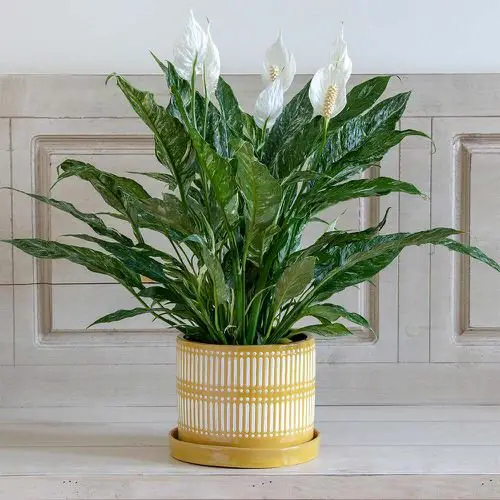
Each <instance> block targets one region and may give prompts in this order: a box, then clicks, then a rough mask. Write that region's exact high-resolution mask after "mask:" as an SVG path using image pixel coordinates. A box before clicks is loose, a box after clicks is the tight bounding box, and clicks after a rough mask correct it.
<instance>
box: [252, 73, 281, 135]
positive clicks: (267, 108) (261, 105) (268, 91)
mask: <svg viewBox="0 0 500 500" xmlns="http://www.w3.org/2000/svg"><path fill="white" fill-rule="evenodd" d="M283 102H284V96H283V86H282V84H281V80H279V79H276V80H274V82H272V83H271V84H270V85H268V86H267V87H266V88H265V89H264V90H263V91H262V92H261V93H260V94H259V97H257V102H256V103H255V109H254V118H255V122H256V123H257V125H258V126H259V127H263V126H264V125H265V126H266V128H270V127H272V126H273V125H274V122H275V121H276V119H277V118H278V116H279V115H280V113H281V111H283Z"/></svg>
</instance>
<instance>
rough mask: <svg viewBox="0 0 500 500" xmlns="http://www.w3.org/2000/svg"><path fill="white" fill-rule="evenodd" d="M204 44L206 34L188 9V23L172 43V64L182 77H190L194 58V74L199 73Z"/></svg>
mask: <svg viewBox="0 0 500 500" xmlns="http://www.w3.org/2000/svg"><path fill="white" fill-rule="evenodd" d="M206 46H207V35H206V34H205V32H204V31H203V28H202V27H201V26H200V24H199V23H198V21H197V20H196V19H195V17H194V14H193V11H192V10H190V11H189V21H188V24H187V26H186V28H185V30H184V32H183V33H182V35H181V36H180V37H179V38H178V39H177V41H176V43H175V45H174V66H175V68H176V69H177V71H178V73H179V74H180V75H181V76H182V78H184V79H186V80H189V79H190V78H191V74H192V72H193V65H194V62H195V60H196V68H195V71H196V74H200V73H201V70H202V67H203V59H204V57H205V50H206Z"/></svg>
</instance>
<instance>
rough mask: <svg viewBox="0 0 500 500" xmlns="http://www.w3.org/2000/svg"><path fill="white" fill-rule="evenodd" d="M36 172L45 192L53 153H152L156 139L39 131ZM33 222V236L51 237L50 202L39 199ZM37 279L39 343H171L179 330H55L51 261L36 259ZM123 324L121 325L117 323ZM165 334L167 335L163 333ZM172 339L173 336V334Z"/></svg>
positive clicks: (38, 189)
mask: <svg viewBox="0 0 500 500" xmlns="http://www.w3.org/2000/svg"><path fill="white" fill-rule="evenodd" d="M32 147H33V152H32V158H33V171H34V174H35V192H36V193H41V194H43V195H45V196H48V195H49V194H50V188H51V179H50V174H51V169H52V168H53V167H54V166H53V165H52V162H51V155H53V154H57V155H64V156H68V157H72V156H78V155H81V154H86V155H89V154H90V155H93V156H97V157H99V156H103V155H137V154H139V155H140V154H144V155H152V154H154V142H153V139H152V138H151V137H150V136H148V135H125V134H124V135H73V136H72V135H40V136H36V137H35V138H34V140H33V142H32ZM33 206H34V214H33V220H34V221H35V235H36V236H35V237H37V238H41V239H52V238H53V235H52V232H51V217H50V214H51V211H52V210H53V209H52V207H50V206H49V205H47V204H46V203H40V202H38V201H35V202H34V204H33ZM35 283H37V284H38V285H39V286H37V287H36V295H37V299H36V300H37V302H38V310H39V314H38V316H39V328H38V329H37V338H36V343H37V345H39V346H43V345H47V346H72V347H78V346H96V347H97V346H103V345H107V346H113V345H114V346H120V345H130V344H136V345H137V344H138V345H149V346H151V347H157V346H173V345H175V336H176V334H177V330H175V329H173V328H165V329H161V330H157V329H145V330H141V331H130V330H125V329H121V328H119V327H118V328H117V329H114V330H112V332H110V330H106V329H99V328H96V329H92V331H89V330H85V329H82V330H76V329H75V330H73V329H72V330H64V331H63V330H57V329H54V328H53V319H52V311H53V307H52V305H53V301H52V283H53V279H52V261H51V260H41V259H39V260H38V261H37V266H36V278H35ZM118 325H119V324H118ZM165 334H167V335H168V336H165ZM169 337H170V338H169Z"/></svg>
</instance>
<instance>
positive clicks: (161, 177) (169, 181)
mask: <svg viewBox="0 0 500 500" xmlns="http://www.w3.org/2000/svg"><path fill="white" fill-rule="evenodd" d="M129 173H130V174H136V175H144V176H146V177H151V178H152V179H155V180H157V181H160V182H164V183H165V184H166V185H167V186H168V188H169V189H170V190H172V191H173V190H174V189H175V188H176V187H177V182H176V181H175V177H174V176H173V175H170V174H166V173H164V172H129Z"/></svg>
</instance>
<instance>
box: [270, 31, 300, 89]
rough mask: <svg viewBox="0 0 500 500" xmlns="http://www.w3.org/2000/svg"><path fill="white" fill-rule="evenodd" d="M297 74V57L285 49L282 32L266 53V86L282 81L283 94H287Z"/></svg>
mask: <svg viewBox="0 0 500 500" xmlns="http://www.w3.org/2000/svg"><path fill="white" fill-rule="evenodd" d="M296 72H297V66H296V63H295V56H294V55H293V54H292V52H290V50H288V49H287V48H286V47H285V45H284V43H283V36H282V34H281V31H280V33H279V35H278V38H277V39H276V41H275V42H274V43H273V44H272V45H271V46H270V47H269V48H268V49H267V51H266V57H265V60H264V72H263V74H262V77H263V79H264V82H266V84H270V83H273V82H274V81H275V80H276V79H279V80H281V85H282V87H283V92H286V91H287V90H288V89H289V88H290V85H291V84H292V81H293V78H294V76H295V73H296Z"/></svg>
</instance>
